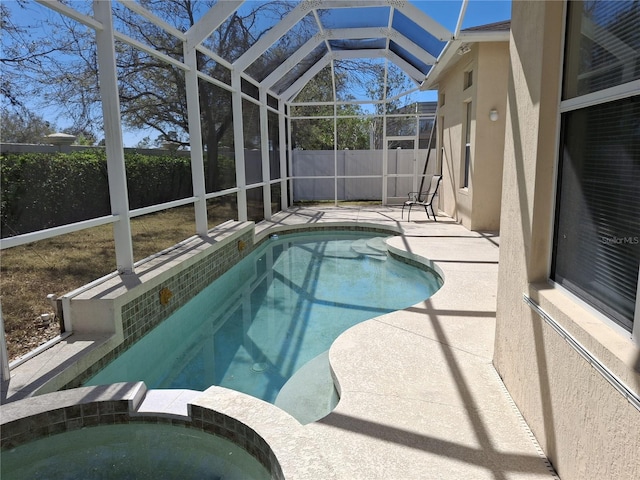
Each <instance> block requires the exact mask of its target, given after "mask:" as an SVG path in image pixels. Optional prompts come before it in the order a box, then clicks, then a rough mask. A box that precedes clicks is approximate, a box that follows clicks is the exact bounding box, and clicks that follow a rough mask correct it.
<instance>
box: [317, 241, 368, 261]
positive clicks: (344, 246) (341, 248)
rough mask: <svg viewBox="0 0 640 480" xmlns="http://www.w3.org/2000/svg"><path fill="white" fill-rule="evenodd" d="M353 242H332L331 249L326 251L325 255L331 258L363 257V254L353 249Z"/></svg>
mask: <svg viewBox="0 0 640 480" xmlns="http://www.w3.org/2000/svg"><path fill="white" fill-rule="evenodd" d="M352 243H353V242H352V241H351V240H339V241H336V242H332V245H331V248H329V249H327V250H325V251H324V252H323V255H324V256H325V257H329V258H358V257H360V256H362V254H361V253H358V252H356V251H354V250H353V249H352V248H351V244H352Z"/></svg>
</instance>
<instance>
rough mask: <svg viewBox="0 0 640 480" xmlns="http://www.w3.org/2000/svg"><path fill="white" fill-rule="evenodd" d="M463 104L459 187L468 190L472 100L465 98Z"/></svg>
mask: <svg viewBox="0 0 640 480" xmlns="http://www.w3.org/2000/svg"><path fill="white" fill-rule="evenodd" d="M463 105H464V131H463V132H462V133H463V135H462V155H460V157H461V160H462V161H461V162H460V166H461V171H460V189H461V190H468V189H469V186H470V185H471V146H472V145H473V142H472V141H471V121H472V120H473V101H472V100H467V101H465V102H463Z"/></svg>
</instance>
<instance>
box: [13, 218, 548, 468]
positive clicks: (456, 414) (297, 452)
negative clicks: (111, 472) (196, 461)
mask: <svg viewBox="0 0 640 480" xmlns="http://www.w3.org/2000/svg"><path fill="white" fill-rule="evenodd" d="M412 220H413V221H412V222H406V221H403V220H401V218H400V207H384V206H375V207H370V206H366V207H350V206H341V207H322V208H310V207H300V208H292V209H290V210H289V211H286V212H280V213H278V214H277V215H275V216H274V218H273V219H272V220H271V221H264V222H261V223H260V224H259V225H257V226H256V234H257V235H264V234H267V233H268V232H271V231H274V230H275V231H277V230H280V229H286V228H287V227H288V226H291V225H299V224H311V223H313V224H317V223H332V224H337V223H341V222H351V223H352V222H358V223H362V224H378V225H386V226H389V227H393V228H398V227H401V228H402V230H403V232H404V234H403V235H400V236H396V237H394V238H392V239H391V240H389V241H388V244H389V246H390V249H391V251H395V252H408V254H405V255H408V256H409V257H411V256H413V255H415V256H420V257H426V258H429V259H431V260H432V261H433V262H434V263H435V265H436V266H437V268H439V269H440V270H441V272H442V273H443V275H444V285H443V287H442V288H441V289H440V290H439V291H438V292H437V293H436V294H435V295H433V296H432V297H431V298H430V299H428V300H425V301H424V302H421V303H419V304H416V305H414V306H412V307H410V308H407V309H405V310H402V311H397V312H393V313H390V314H387V315H383V316H380V317H377V318H375V319H372V320H368V321H366V322H363V323H361V324H359V325H357V326H355V327H353V328H351V329H350V330H348V331H347V332H345V333H344V334H342V335H341V336H340V337H339V338H338V339H337V340H336V341H335V342H334V344H333V346H332V347H331V350H330V353H329V359H330V363H331V367H332V369H333V372H334V376H335V379H336V380H337V383H338V388H339V391H340V396H341V399H340V402H339V404H338V406H337V408H336V409H335V410H334V411H333V412H332V413H330V414H329V415H328V416H326V417H325V418H323V419H321V420H319V421H317V422H314V423H311V424H308V425H300V424H299V423H297V422H296V421H295V420H294V419H293V418H291V417H290V416H289V415H287V414H285V413H284V412H282V411H280V410H279V409H277V408H276V407H274V406H272V405H269V404H266V403H264V402H261V401H259V400H256V399H253V398H250V397H246V396H243V397H238V396H237V395H234V393H232V392H228V391H225V389H221V388H219V387H212V388H211V389H209V390H207V391H205V392H203V393H201V394H199V395H185V394H184V392H177V393H176V394H174V395H179V396H181V397H182V398H184V399H185V400H184V409H183V414H184V415H187V414H188V412H189V410H188V408H187V405H197V406H203V407H209V408H212V409H215V410H217V411H220V412H222V413H226V414H228V415H231V416H234V417H235V418H237V419H238V420H240V421H242V422H244V423H246V424H247V425H250V426H251V427H252V428H253V429H254V430H255V431H256V432H258V433H259V434H260V435H261V436H262V437H263V438H264V439H265V440H266V441H267V443H268V444H269V445H270V446H271V448H272V449H273V451H274V453H275V455H276V456H277V458H278V460H279V461H280V463H281V464H282V468H283V472H284V474H285V477H286V478H296V479H309V480H318V479H320V478H323V479H324V478H335V479H345V480H354V479H363V480H364V479H367V480H375V479H394V480H405V479H406V480H410V479H455V480H459V479H494V480H495V479H497V480H503V479H543V478H544V479H549V478H557V476H556V475H555V473H554V472H553V469H552V468H551V467H550V465H549V463H548V461H547V459H546V457H545V456H544V454H543V453H542V451H541V450H540V448H539V447H538V445H537V442H536V441H535V438H534V437H533V435H532V434H531V432H530V431H529V429H528V428H527V426H526V423H525V422H524V420H523V419H522V417H521V416H520V414H519V412H518V410H517V408H516V407H515V405H514V403H513V401H512V400H511V399H510V397H509V395H508V392H507V391H506V389H505V387H504V385H503V384H502V382H501V380H500V378H499V376H498V374H497V373H496V371H495V369H494V368H493V366H492V355H493V342H494V330H495V313H496V292H497V278H498V251H499V237H498V236H497V235H496V234H493V233H479V232H470V231H468V230H466V229H465V228H464V227H462V226H460V225H458V224H456V223H455V222H454V221H453V220H451V219H449V218H447V217H442V216H441V217H438V222H433V221H427V219H426V216H425V215H424V214H422V213H421V212H419V211H416V212H414V215H413V217H412ZM19 368H20V367H19ZM25 368H26V367H25ZM16 373H17V372H16ZM167 394H168V395H171V394H170V393H168V392H167ZM148 400H149V401H147V402H146V403H145V402H144V401H143V402H142V405H141V406H140V410H139V411H150V409H151V410H153V408H152V407H151V406H150V401H152V400H153V401H157V400H158V399H157V397H156V394H153V395H149V399H148ZM161 403H165V404H166V403H169V404H171V405H172V414H174V415H175V414H176V402H172V401H168V400H167V399H166V398H165V399H162V401H161ZM160 409H161V407H158V409H157V410H160Z"/></svg>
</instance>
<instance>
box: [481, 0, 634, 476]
mask: <svg viewBox="0 0 640 480" xmlns="http://www.w3.org/2000/svg"><path fill="white" fill-rule="evenodd" d="M563 9H564V2H556V1H542V2H533V1H528V2H513V11H512V19H511V41H510V70H509V74H508V101H507V115H506V117H507V123H506V132H505V146H504V172H503V184H502V209H501V224H500V234H501V246H500V269H499V283H498V298H497V324H496V340H495V352H494V360H493V361H494V365H495V367H496V369H497V370H498V372H499V374H500V376H501V377H502V379H503V381H504V383H505V385H506V387H507V389H508V390H509V392H510V394H511V396H512V397H513V398H514V400H515V402H516V404H517V406H518V408H519V409H520V411H521V412H522V414H523V416H524V417H525V419H526V421H527V423H528V424H529V426H530V428H531V429H532V431H533V433H534V434H535V436H536V438H537V439H538V441H539V442H540V444H541V446H542V448H543V450H544V451H545V453H546V454H547V456H548V457H549V459H550V460H551V462H552V463H553V465H554V467H555V468H556V470H557V471H558V474H559V475H560V477H561V478H562V479H563V480H584V479H616V480H622V479H629V480H631V479H637V478H640V455H638V452H640V412H639V411H638V409H637V408H636V407H635V406H633V405H632V403H630V402H629V401H628V400H627V398H625V396H623V395H622V394H621V393H620V392H619V391H618V390H616V389H615V388H614V387H613V386H612V384H611V383H610V382H609V381H607V380H606V379H605V377H604V376H603V375H602V374H601V373H599V371H598V370H596V369H595V368H594V367H593V366H592V365H591V364H590V363H589V361H587V360H586V359H585V358H584V357H583V356H582V355H581V354H580V353H579V352H578V351H577V349H576V348H573V347H572V345H573V344H575V343H576V342H577V343H578V344H579V345H580V346H581V347H582V348H584V349H585V350H586V351H588V352H590V353H591V354H592V355H593V357H595V358H597V359H598V360H599V361H600V362H601V363H602V364H603V365H604V367H605V368H606V369H608V370H609V371H610V372H611V373H612V374H613V375H614V376H615V377H616V378H617V379H619V380H620V381H621V382H622V383H624V384H625V385H627V386H628V387H629V388H631V389H635V391H636V392H638V390H639V389H640V373H639V371H640V351H639V349H638V346H637V345H636V344H634V343H633V341H632V340H631V339H630V338H629V337H628V336H626V337H625V336H624V335H622V334H620V332H618V331H615V330H614V329H613V328H611V327H610V326H609V325H607V324H606V323H604V322H603V321H602V320H601V319H600V318H598V317H597V315H596V314H595V313H593V312H592V311H591V310H589V309H588V308H586V307H584V306H583V305H582V304H581V303H580V302H578V301H576V300H574V299H573V297H571V296H569V295H568V294H566V293H564V291H562V290H560V289H557V288H554V287H553V286H551V285H550V284H549V282H548V280H547V279H548V278H549V271H550V255H551V249H552V230H553V223H554V212H553V201H554V200H553V199H554V185H555V175H556V173H555V163H556V161H557V157H558V132H559V112H558V105H559V100H560V82H559V80H560V76H561V74H562V44H563V41H562V35H563V22H564V13H563ZM543 312H544V313H543ZM549 320H552V321H554V322H556V324H555V325H556V326H559V329H561V330H559V329H558V328H554V324H553V323H551V322H550V321H549ZM561 331H565V332H567V334H568V335H569V338H570V341H568V340H566V339H565V338H563V336H562V335H561V334H560V333H559V332H561Z"/></svg>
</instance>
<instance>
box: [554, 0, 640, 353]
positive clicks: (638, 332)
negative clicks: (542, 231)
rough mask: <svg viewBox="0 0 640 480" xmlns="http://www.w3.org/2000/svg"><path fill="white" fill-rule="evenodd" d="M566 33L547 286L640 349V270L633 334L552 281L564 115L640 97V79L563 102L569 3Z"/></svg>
mask: <svg viewBox="0 0 640 480" xmlns="http://www.w3.org/2000/svg"><path fill="white" fill-rule="evenodd" d="M563 10H564V11H563V31H562V45H561V49H562V50H561V65H562V67H561V74H560V75H559V79H558V92H559V96H558V98H559V105H558V110H557V122H556V141H555V147H556V148H555V152H556V153H555V159H554V169H553V170H554V171H553V180H554V184H553V201H552V205H551V216H550V222H551V228H550V234H549V246H550V248H549V256H548V263H547V272H548V274H547V282H548V283H549V284H550V285H552V286H553V287H554V288H556V289H559V290H561V291H562V292H563V293H565V294H566V295H568V296H569V297H570V298H571V299H572V300H573V301H574V302H576V303H577V304H579V305H580V306H581V307H582V308H585V309H587V310H588V311H589V312H590V313H591V314H593V315H594V316H596V317H597V318H599V319H601V320H602V321H603V323H605V324H607V325H608V326H610V327H611V328H612V329H613V330H615V331H617V332H619V333H620V334H622V335H624V336H625V337H629V336H630V338H631V340H632V341H633V342H634V343H635V344H637V345H640V267H639V268H638V281H637V284H636V302H635V311H634V317H633V327H632V331H631V332H629V331H628V330H627V329H625V328H624V327H623V326H621V325H620V324H619V323H618V322H616V321H615V320H613V319H612V318H610V317H609V316H607V315H606V314H604V313H603V312H602V311H600V310H599V309H597V308H596V307H594V306H592V305H591V304H590V303H588V302H587V301H585V300H583V299H582V298H580V297H579V296H578V295H576V294H575V293H573V292H572V291H570V290H569V289H567V288H565V287H563V286H562V285H560V284H558V283H556V282H555V281H554V280H553V279H552V278H551V276H552V274H553V264H554V251H555V248H554V237H555V232H556V217H557V207H558V197H559V195H558V193H559V189H558V187H559V185H558V176H559V175H560V157H561V155H560V148H561V145H562V142H563V138H562V131H561V130H562V120H563V115H564V114H566V113H568V112H573V111H577V110H582V109H585V108H589V107H592V106H597V105H602V104H605V103H611V102H614V101H616V100H623V99H625V98H630V97H633V96H638V95H640V79H639V80H633V81H631V82H627V83H624V84H620V85H615V86H613V87H609V88H605V89H603V90H598V91H595V92H590V93H587V94H584V95H579V96H576V97H572V98H569V99H567V100H563V99H562V92H563V82H564V74H565V57H566V49H567V45H566V35H567V32H566V30H567V22H568V21H569V14H568V0H565V2H564V9H563Z"/></svg>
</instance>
